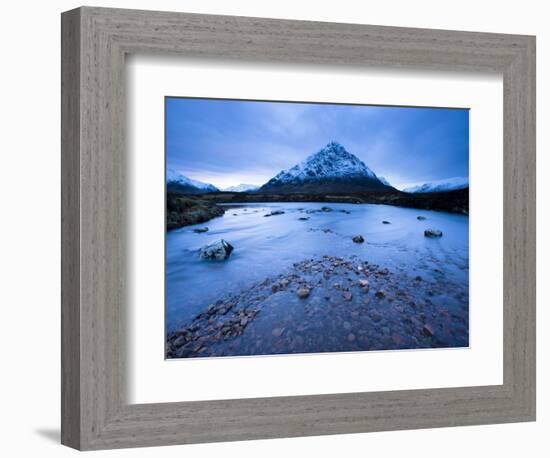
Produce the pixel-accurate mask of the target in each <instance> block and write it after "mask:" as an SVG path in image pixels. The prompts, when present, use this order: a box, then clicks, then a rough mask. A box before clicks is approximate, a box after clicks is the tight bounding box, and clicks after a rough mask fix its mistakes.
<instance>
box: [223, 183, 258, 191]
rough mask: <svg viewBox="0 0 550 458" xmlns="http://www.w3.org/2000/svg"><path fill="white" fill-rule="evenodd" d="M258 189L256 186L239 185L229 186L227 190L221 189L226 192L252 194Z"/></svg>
mask: <svg viewBox="0 0 550 458" xmlns="http://www.w3.org/2000/svg"><path fill="white" fill-rule="evenodd" d="M259 188H260V187H259V186H256V185H255V184H244V183H242V184H240V185H237V186H229V188H225V189H223V191H228V192H252V191H257V190H258V189H259Z"/></svg>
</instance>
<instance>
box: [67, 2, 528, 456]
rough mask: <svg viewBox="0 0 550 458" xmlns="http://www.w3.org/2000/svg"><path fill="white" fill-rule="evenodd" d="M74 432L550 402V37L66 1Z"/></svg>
mask: <svg viewBox="0 0 550 458" xmlns="http://www.w3.org/2000/svg"><path fill="white" fill-rule="evenodd" d="M62 180H63V181H62V242H63V243H62V442H63V443H64V444H65V445H68V446H70V447H74V448H77V449H80V450H89V449H105V448H120V447H138V446H153V445H168V444H185V443H197V442H215V441H231V440H246V439H260V438H277V437H293V436H306V435H321V434H339V433H355V432H369V431H382V430H397V429H413V428H432V427H441V426H459V425H472V424H486V423H504V422H520V421H532V420H534V419H535V39H534V37H530V36H518V35H502V34H487V33H473V32H456V31H442V30H425V29H406V28H397V27H395V28H394V27H380V26H367V25H352V24H332V23H319V22H307V21H287V20H271V19H258V18H244V17H227V16H209V15H196V14H186V13H169V12H153V11H134V10H120V9H105V8H90V7H83V8H79V9H76V10H72V11H68V12H66V13H63V15H62Z"/></svg>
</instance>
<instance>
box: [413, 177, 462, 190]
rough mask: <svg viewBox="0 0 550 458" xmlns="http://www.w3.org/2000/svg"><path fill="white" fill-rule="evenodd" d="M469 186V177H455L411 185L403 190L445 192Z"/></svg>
mask: <svg viewBox="0 0 550 458" xmlns="http://www.w3.org/2000/svg"><path fill="white" fill-rule="evenodd" d="M467 187H469V181H468V177H454V178H447V179H444V180H437V181H432V182H429V183H424V184H421V185H418V186H411V187H409V188H405V189H403V192H409V193H426V192H444V191H454V190H455V189H465V188H467Z"/></svg>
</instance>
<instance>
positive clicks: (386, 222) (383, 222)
mask: <svg viewBox="0 0 550 458" xmlns="http://www.w3.org/2000/svg"><path fill="white" fill-rule="evenodd" d="M382 224H391V223H390V222H389V221H382Z"/></svg>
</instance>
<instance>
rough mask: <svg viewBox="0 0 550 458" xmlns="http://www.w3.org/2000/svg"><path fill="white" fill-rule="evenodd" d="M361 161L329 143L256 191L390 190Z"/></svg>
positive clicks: (340, 146)
mask: <svg viewBox="0 0 550 458" xmlns="http://www.w3.org/2000/svg"><path fill="white" fill-rule="evenodd" d="M391 189H393V188H391V187H390V186H388V185H387V184H384V183H383V182H382V181H380V179H379V178H378V177H377V176H376V174H375V173H374V172H373V171H372V170H371V169H369V168H368V167H367V166H366V165H365V164H364V162H363V161H361V160H360V159H359V158H357V157H356V156H354V155H353V154H351V153H349V152H348V151H346V149H345V148H344V147H343V146H342V145H340V144H339V143H337V142H330V143H329V144H328V145H327V146H325V147H324V148H323V149H321V150H320V151H318V152H317V153H315V154H313V155H311V156H309V157H308V158H306V159H305V160H304V161H302V162H300V163H299V164H296V165H295V166H294V167H292V168H290V169H288V170H283V171H281V172H280V173H278V174H277V175H276V176H275V177H273V178H272V179H271V180H269V181H268V182H267V183H266V184H264V185H263V186H262V187H261V188H260V192H307V193H325V192H358V191H375V190H376V191H378V190H380V191H382V190H391Z"/></svg>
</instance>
